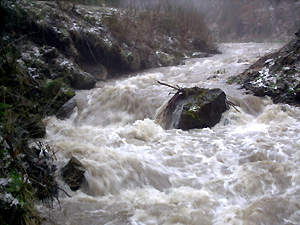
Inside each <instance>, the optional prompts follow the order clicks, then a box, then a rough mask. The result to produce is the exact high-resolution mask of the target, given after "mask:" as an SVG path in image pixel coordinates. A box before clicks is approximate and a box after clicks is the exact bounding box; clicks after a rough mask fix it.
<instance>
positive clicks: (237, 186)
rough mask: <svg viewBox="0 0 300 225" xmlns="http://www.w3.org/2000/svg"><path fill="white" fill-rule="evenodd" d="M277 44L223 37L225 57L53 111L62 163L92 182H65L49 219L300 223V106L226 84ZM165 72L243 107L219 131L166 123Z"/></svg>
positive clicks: (50, 130)
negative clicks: (62, 115)
mask: <svg viewBox="0 0 300 225" xmlns="http://www.w3.org/2000/svg"><path fill="white" fill-rule="evenodd" d="M278 47H280V46H279V45H274V44H273V45H272V44H255V43H248V44H224V45H222V46H221V48H222V50H223V54H222V55H216V56H213V57H211V58H205V59H192V60H187V61H186V63H185V65H181V66H177V67H167V68H160V69H154V70H149V71H145V72H143V73H141V74H138V75H136V76H133V77H129V78H126V79H121V80H117V81H110V82H107V83H99V84H98V88H95V89H93V90H91V91H81V92H78V93H77V99H76V101H77V104H78V107H77V109H76V112H75V113H74V114H73V115H72V116H71V118H70V119H67V120H64V121H62V120H59V119H57V118H54V117H51V118H47V119H46V121H45V122H46V124H47V136H46V138H45V140H44V141H45V142H47V143H49V144H50V145H51V146H52V148H53V149H54V150H58V153H57V158H58V160H57V162H56V163H57V165H58V167H62V166H63V165H65V164H66V163H67V161H68V159H69V158H71V157H72V156H75V157H77V158H78V159H79V160H80V161H81V162H82V163H83V164H84V165H85V167H86V168H87V170H88V172H87V173H86V174H85V176H86V179H87V181H88V186H85V187H83V188H82V189H81V190H78V191H77V192H72V191H71V190H70V189H68V187H67V186H66V185H65V184H64V183H63V182H62V181H60V185H61V186H62V187H63V188H64V189H65V190H66V191H68V193H69V194H70V195H72V197H71V198H69V197H67V196H66V195H65V194H64V193H60V195H61V196H60V202H61V203H60V206H57V208H55V209H54V210H53V211H51V213H48V211H47V210H46V209H44V208H43V206H40V211H41V212H43V213H44V215H45V216H46V218H47V220H46V221H45V224H48V223H50V222H51V221H52V222H53V221H54V222H55V223H56V224H133V225H136V224H139V225H141V224H147V225H148V224H149V225H150V224H189V225H190V224H249V225H250V224H298V222H299V221H300V205H299V199H300V175H299V169H300V163H299V162H300V151H299V149H300V141H299V140H300V123H299V118H300V110H299V109H298V108H295V107H292V106H289V105H283V104H282V105H275V104H273V103H272V101H271V100H270V99H267V98H266V99H260V98H257V97H254V96H246V95H244V94H243V90H240V89H239V88H238V87H237V86H234V85H228V84H227V83H226V79H227V78H228V77H229V76H232V75H237V74H238V73H240V72H242V71H243V70H244V69H245V68H247V67H248V66H249V63H251V62H253V61H254V60H255V59H257V57H259V56H261V55H262V54H264V53H266V52H268V51H270V50H272V49H274V48H278ZM211 76H213V78H212V79H211V78H210V79H208V78H209V77H211ZM157 80H161V81H164V82H166V83H170V84H174V85H179V86H182V87H190V86H201V87H208V88H212V87H219V88H221V89H223V90H224V91H225V92H226V94H227V95H228V98H229V99H230V100H231V101H233V102H235V103H236V104H237V105H239V109H240V111H241V112H238V111H236V110H235V109H233V108H231V109H230V110H228V111H227V112H225V113H224V114H223V117H222V120H221V122H220V123H218V124H217V125H216V126H215V127H213V128H211V129H210V128H205V129H194V130H190V131H181V130H177V129H169V130H165V129H163V128H162V127H161V126H160V124H159V123H157V121H155V118H156V116H157V114H158V113H159V111H160V110H161V107H163V105H164V104H165V103H166V102H167V101H168V100H169V98H170V97H171V95H169V93H170V92H171V93H172V91H173V90H170V89H169V88H167V87H164V86H161V85H159V84H158V83H157ZM60 207H61V209H60Z"/></svg>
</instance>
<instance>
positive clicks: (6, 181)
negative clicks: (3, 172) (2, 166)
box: [0, 178, 8, 186]
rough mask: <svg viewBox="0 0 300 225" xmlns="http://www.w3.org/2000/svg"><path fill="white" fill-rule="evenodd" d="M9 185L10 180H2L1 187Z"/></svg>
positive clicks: (0, 179) (0, 180) (0, 181)
mask: <svg viewBox="0 0 300 225" xmlns="http://www.w3.org/2000/svg"><path fill="white" fill-rule="evenodd" d="M7 184H8V180H7V179H5V178H0V185H1V186H4V185H7Z"/></svg>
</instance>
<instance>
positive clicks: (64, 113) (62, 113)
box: [57, 98, 77, 120]
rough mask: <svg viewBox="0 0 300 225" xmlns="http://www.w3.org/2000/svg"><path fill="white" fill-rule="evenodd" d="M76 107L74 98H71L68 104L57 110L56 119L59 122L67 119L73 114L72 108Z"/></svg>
mask: <svg viewBox="0 0 300 225" xmlns="http://www.w3.org/2000/svg"><path fill="white" fill-rule="evenodd" d="M76 106H77V102H76V99H75V98H71V99H70V100H69V101H68V102H66V103H65V104H64V105H63V106H62V107H61V108H60V109H59V110H58V114H57V117H58V118H59V119H61V120H63V119H66V118H69V117H70V116H71V114H72V113H73V110H74V108H75V107H76Z"/></svg>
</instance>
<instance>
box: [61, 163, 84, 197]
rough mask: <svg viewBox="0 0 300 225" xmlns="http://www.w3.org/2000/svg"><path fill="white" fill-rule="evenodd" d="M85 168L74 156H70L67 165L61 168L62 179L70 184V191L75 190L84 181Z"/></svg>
mask: <svg viewBox="0 0 300 225" xmlns="http://www.w3.org/2000/svg"><path fill="white" fill-rule="evenodd" d="M85 171H86V169H85V168H84V166H83V165H82V163H81V162H80V161H79V160H78V159H77V158H75V157H72V158H71V159H70V161H69V162H68V164H67V165H65V166H64V167H63V168H62V173H61V174H62V177H63V180H64V181H65V182H66V183H67V184H68V185H69V186H70V188H71V190H72V191H77V190H78V189H79V188H80V186H81V185H82V184H83V183H84V182H85V181H86V180H85V177H84V173H85Z"/></svg>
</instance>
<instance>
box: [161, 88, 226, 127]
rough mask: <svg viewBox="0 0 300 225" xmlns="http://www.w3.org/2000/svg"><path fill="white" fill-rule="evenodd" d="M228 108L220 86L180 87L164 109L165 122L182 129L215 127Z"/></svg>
mask: <svg viewBox="0 0 300 225" xmlns="http://www.w3.org/2000/svg"><path fill="white" fill-rule="evenodd" d="M227 109H228V104H227V102H226V95H225V93H224V92H223V91H222V90H221V89H219V88H215V89H205V88H199V87H193V88H180V89H179V90H178V92H177V93H176V94H175V95H174V96H173V97H172V98H171V99H170V101H169V102H168V105H167V107H166V108H165V110H164V115H163V117H164V119H163V124H164V126H165V128H170V127H173V128H178V129H182V130H189V129H193V128H205V127H213V126H215V125H216V124H217V123H218V122H220V120H221V117H222V113H223V112H225V111H226V110H227Z"/></svg>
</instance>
